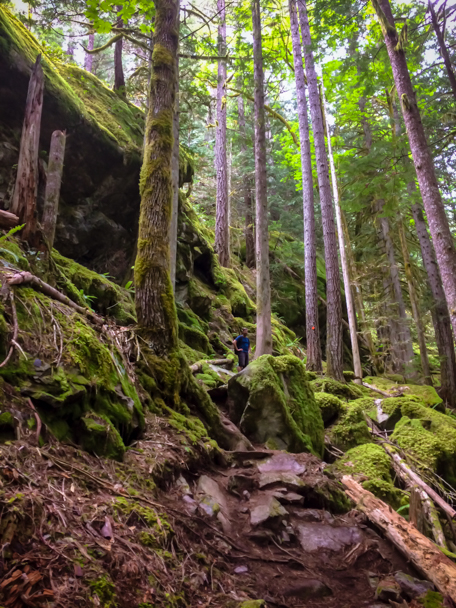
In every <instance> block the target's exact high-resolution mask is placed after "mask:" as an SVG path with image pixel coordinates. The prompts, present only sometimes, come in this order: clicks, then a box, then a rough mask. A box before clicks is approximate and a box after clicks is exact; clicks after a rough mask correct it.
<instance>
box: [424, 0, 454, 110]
mask: <svg viewBox="0 0 456 608" xmlns="http://www.w3.org/2000/svg"><path fill="white" fill-rule="evenodd" d="M428 7H429V12H430V14H431V22H432V27H433V28H434V32H435V35H436V36H437V41H438V43H439V49H440V54H441V55H442V59H443V63H444V64H445V69H446V71H447V74H448V80H449V81H450V85H451V90H452V91H453V97H454V98H455V99H456V76H455V74H454V70H453V65H452V63H451V59H450V54H449V52H448V48H447V45H446V43H445V27H446V19H447V14H446V11H447V9H446V0H445V2H444V3H443V11H442V12H443V28H442V29H441V28H440V23H439V19H438V16H437V14H436V12H435V6H434V4H433V3H432V0H428Z"/></svg>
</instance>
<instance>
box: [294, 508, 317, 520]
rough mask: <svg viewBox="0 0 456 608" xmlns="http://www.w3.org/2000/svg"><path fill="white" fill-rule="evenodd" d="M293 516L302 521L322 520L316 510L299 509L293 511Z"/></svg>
mask: <svg viewBox="0 0 456 608" xmlns="http://www.w3.org/2000/svg"><path fill="white" fill-rule="evenodd" d="M294 515H296V516H297V517H299V519H303V520H304V521H321V519H322V513H321V511H317V509H299V510H296V511H294Z"/></svg>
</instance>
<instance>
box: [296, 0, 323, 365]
mask: <svg viewBox="0 0 456 608" xmlns="http://www.w3.org/2000/svg"><path fill="white" fill-rule="evenodd" d="M288 9H289V12H290V26H291V40H292V44H293V62H294V71H295V80H296V97H297V101H298V122H299V138H300V144H301V171H302V205H303V215H304V276H305V284H306V294H305V297H306V347H307V363H306V368H307V369H308V370H310V371H315V372H321V371H322V369H323V367H322V358H321V343H320V329H319V321H318V288H317V245H316V234H315V211H314V192H313V177H312V157H311V152H310V136H309V117H308V111H307V96H306V82H305V76H304V68H303V65H302V53H301V36H300V34H299V23H298V16H297V12H296V0H289V2H288Z"/></svg>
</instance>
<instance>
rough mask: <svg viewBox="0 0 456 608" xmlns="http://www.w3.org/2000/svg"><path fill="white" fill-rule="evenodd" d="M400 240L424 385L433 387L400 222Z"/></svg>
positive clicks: (400, 223) (403, 232)
mask: <svg viewBox="0 0 456 608" xmlns="http://www.w3.org/2000/svg"><path fill="white" fill-rule="evenodd" d="M399 238H400V241H401V249H402V258H403V260H404V270H405V276H406V278H407V284H408V290H409V296H410V304H411V307H412V314H413V319H414V321H415V326H416V332H417V335H418V344H419V347H420V357H421V367H422V370H423V376H424V383H425V384H428V385H429V386H432V384H433V383H432V375H431V368H430V367H429V357H428V352H427V347H426V337H425V335H424V327H423V321H422V319H421V314H420V308H419V304H418V298H417V295H416V289H415V281H414V279H413V274H412V267H411V265H410V255H409V251H408V247H407V241H406V238H405V231H404V224H403V222H402V221H399Z"/></svg>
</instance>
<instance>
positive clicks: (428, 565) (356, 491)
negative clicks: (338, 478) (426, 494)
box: [342, 475, 456, 601]
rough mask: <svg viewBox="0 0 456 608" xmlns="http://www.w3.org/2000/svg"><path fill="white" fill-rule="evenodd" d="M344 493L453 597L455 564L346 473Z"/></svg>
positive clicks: (343, 478) (446, 594)
mask: <svg viewBox="0 0 456 608" xmlns="http://www.w3.org/2000/svg"><path fill="white" fill-rule="evenodd" d="M342 483H343V485H344V486H345V488H346V490H345V491H346V493H347V495H348V496H349V497H350V498H351V499H352V500H354V501H355V502H356V503H357V508H358V509H359V510H360V511H362V512H363V513H365V515H367V517H368V518H369V519H370V520H371V522H372V523H374V524H375V525H376V526H378V527H379V528H380V529H381V530H382V531H383V532H384V534H385V536H386V537H387V538H388V539H389V540H390V541H391V542H392V543H393V544H394V545H395V546H396V547H397V548H398V549H399V551H401V553H403V555H404V556H405V557H406V558H407V559H408V560H410V561H411V562H412V563H413V565H414V566H415V567H416V568H417V569H418V570H419V571H420V572H421V573H422V574H423V575H424V577H425V578H427V579H428V580H430V581H431V582H432V583H434V585H435V586H436V588H437V590H438V591H440V593H442V594H443V595H444V596H449V597H450V598H451V599H452V600H453V601H456V564H455V563H453V562H452V561H451V560H450V559H449V558H448V557H447V556H446V555H444V554H443V553H442V552H441V551H440V549H439V548H438V547H437V546H436V545H434V543H433V542H432V541H431V540H430V539H429V538H426V537H425V536H424V535H423V534H421V532H418V530H417V529H416V528H415V526H413V525H412V524H410V523H408V522H407V521H406V520H405V519H404V518H403V517H402V516H401V515H399V514H398V513H396V511H393V509H391V507H389V506H388V505H387V504H385V503H384V502H383V501H381V500H380V499H379V498H376V497H375V496H374V495H373V494H372V493H371V492H368V491H367V490H365V489H364V488H363V487H362V486H361V485H360V484H359V483H358V482H356V481H355V480H354V479H353V478H352V477H350V476H349V475H344V477H342Z"/></svg>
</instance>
